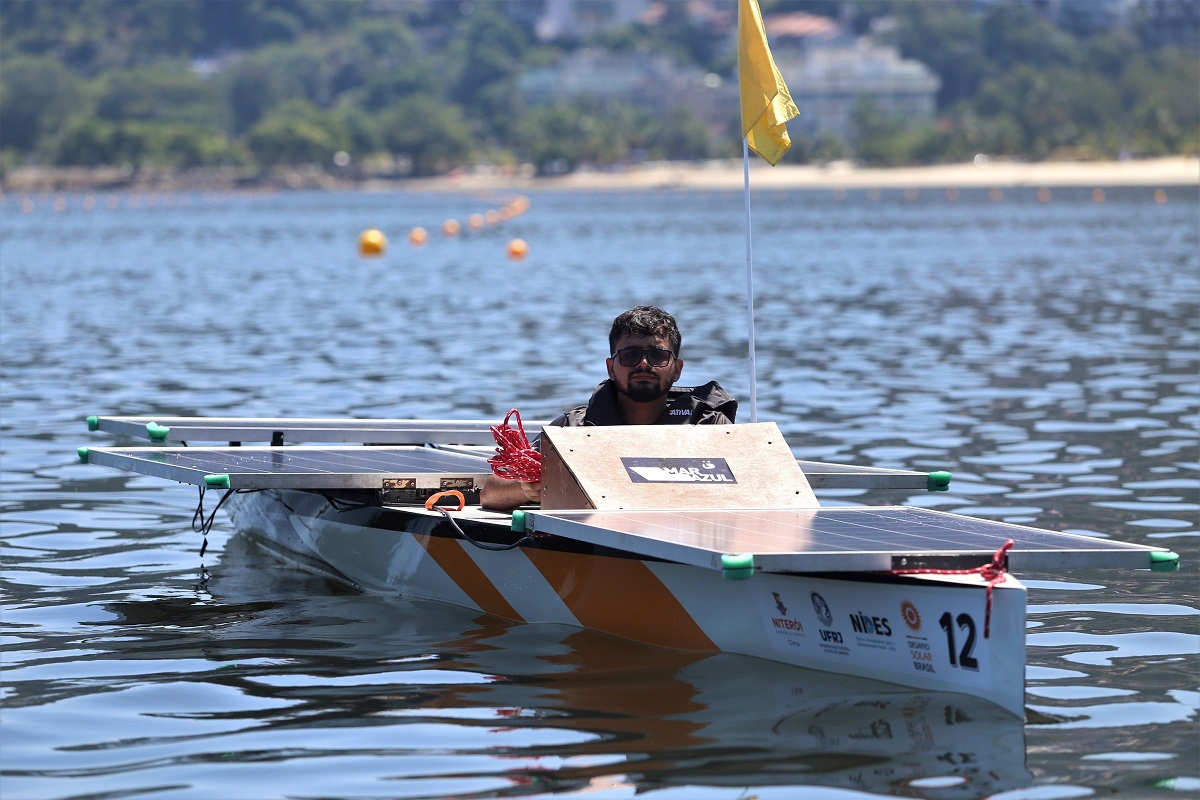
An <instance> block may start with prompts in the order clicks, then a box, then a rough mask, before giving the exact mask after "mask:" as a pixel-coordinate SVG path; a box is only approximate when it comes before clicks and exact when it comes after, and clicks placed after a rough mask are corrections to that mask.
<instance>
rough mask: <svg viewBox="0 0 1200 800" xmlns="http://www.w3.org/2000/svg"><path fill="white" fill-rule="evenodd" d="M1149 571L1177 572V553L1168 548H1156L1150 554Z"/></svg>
mask: <svg viewBox="0 0 1200 800" xmlns="http://www.w3.org/2000/svg"><path fill="white" fill-rule="evenodd" d="M1150 571H1151V572H1178V571H1179V554H1178V553H1172V552H1171V551H1170V550H1166V551H1162V550H1156V551H1155V552H1153V553H1151V554H1150Z"/></svg>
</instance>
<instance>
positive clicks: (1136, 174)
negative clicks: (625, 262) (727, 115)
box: [0, 156, 1200, 194]
mask: <svg viewBox="0 0 1200 800" xmlns="http://www.w3.org/2000/svg"><path fill="white" fill-rule="evenodd" d="M531 172H532V170H531V169H529V168H526V169H525V170H501V169H495V168H493V169H488V168H474V169H470V170H459V171H456V172H455V173H452V174H450V175H444V176H440V177H436V178H404V179H396V180H381V179H368V180H351V179H347V178H342V177H338V176H336V175H331V174H330V173H328V172H325V171H323V170H320V169H317V168H314V167H310V168H298V169H289V170H278V171H275V172H273V173H271V174H270V175H269V176H266V177H262V176H254V177H251V176H247V175H246V174H245V173H243V172H239V171H237V170H231V169H218V170H197V171H191V172H172V171H148V170H147V171H138V172H135V173H133V174H130V173H129V172H128V171H126V172H121V171H119V170H117V169H115V168H104V167H101V168H95V169H85V168H60V169H51V168H20V169H14V170H12V171H10V172H9V173H8V174H7V175H5V177H4V180H3V181H2V183H0V188H2V189H3V192H4V193H5V194H22V193H26V194H31V193H46V192H79V191H206V190H208V191H231V190H239V189H240V190H287V189H308V190H312V189H325V190H356V189H357V190H365V191H407V192H476V191H537V190H545V191H554V190H562V191H637V190H663V189H708V190H740V189H741V188H742V185H743V180H744V174H743V167H742V162H741V160H740V159H731V160H723V161H710V162H705V163H691V162H656V163H649V164H642V165H634V166H625V167H620V168H614V169H609V170H603V171H601V170H592V169H580V170H577V171H576V172H573V173H570V174H568V175H562V176H555V177H535V176H532V175H531ZM750 185H751V187H752V188H755V189H831V190H834V189H873V188H874V189H933V188H944V189H949V188H959V189H968V188H985V189H986V188H999V189H1007V188H1016V187H1031V188H1043V187H1044V188H1056V187H1067V186H1074V187H1084V188H1091V187H1116V186H1146V187H1150V188H1163V187H1178V186H1200V158H1195V157H1186V156H1178V157H1170V158H1158V159H1145V160H1128V161H1089V162H1039V163H1025V162H1015V161H991V162H988V163H984V164H981V165H977V164H975V163H966V164H944V165H938V166H928V167H898V168H893V169H879V168H862V167H856V166H854V165H853V164H850V163H848V162H840V163H833V164H826V165H820V166H817V165H800V166H793V165H788V164H781V165H779V166H777V167H770V166H768V165H767V164H765V163H764V162H763V161H761V160H760V159H758V158H757V157H754V156H752V161H751V166H750Z"/></svg>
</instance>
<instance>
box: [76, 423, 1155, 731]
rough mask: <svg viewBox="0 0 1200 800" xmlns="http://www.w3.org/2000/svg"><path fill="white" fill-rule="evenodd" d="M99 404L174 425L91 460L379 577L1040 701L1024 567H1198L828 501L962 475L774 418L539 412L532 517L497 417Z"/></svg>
mask: <svg viewBox="0 0 1200 800" xmlns="http://www.w3.org/2000/svg"><path fill="white" fill-rule="evenodd" d="M88 424H89V428H90V429H92V430H97V431H102V432H108V433H111V434H115V435H118V436H125V437H129V436H138V437H142V438H148V439H150V440H151V442H150V444H149V446H140V447H87V448H80V451H79V455H80V458H81V459H82V460H84V461H86V462H88V463H91V464H96V465H101V466H108V467H114V468H117V469H123V470H128V471H131V472H136V473H141V474H146V475H152V476H157V477H160V478H164V479H167V480H173V481H177V482H180V483H186V484H193V485H196V486H199V487H200V495H201V506H202V507H203V498H204V493H205V492H207V491H217V492H220V493H221V499H220V501H219V505H220V506H221V507H224V508H225V509H227V511H228V514H229V516H230V518H231V520H232V522H233V524H234V526H235V528H236V529H237V530H239V531H241V532H243V533H245V534H247V535H248V536H250V537H253V538H254V539H257V540H258V541H259V542H261V543H262V544H263V545H264V546H266V547H267V548H268V549H270V550H271V551H273V552H275V553H276V554H277V555H279V556H280V557H282V558H284V559H287V560H290V561H293V562H296V563H299V564H301V565H303V566H305V567H306V568H308V569H312V570H315V571H320V572H323V573H325V574H329V575H331V576H333V577H336V578H338V579H340V580H343V581H345V582H347V583H350V584H353V585H356V586H358V587H361V588H363V589H365V590H367V591H373V592H385V593H396V594H403V595H408V596H412V597H420V598H425V599H432V600H439V601H443V602H447V603H452V604H455V605H459V606H464V607H467V608H471V609H478V610H480V611H483V612H487V613H489V614H494V615H496V616H499V617H503V618H505V619H509V620H515V621H521V622H528V623H556V624H563V625H570V626H577V627H584V628H589V629H594V630H598V631H602V632H605V633H609V634H613V635H616V636H621V637H624V638H627V639H631V640H634V641H638V642H642V643H646V644H651V645H659V646H663V647H669V648H675V649H679V650H688V651H698V652H730V653H740V654H744V655H750V656H758V657H762V658H766V659H769V660H772V661H778V662H783V663H787V664H793V665H797V666H801V667H806V668H811V669H817V670H823V671H827V672H833V673H838V674H843V675H854V676H858V677H862V678H868V679H872V680H881V681H886V682H890V683H894V684H899V685H901V686H905V687H910V688H914V689H918V690H921V691H927V692H929V691H932V692H959V693H965V694H969V695H973V696H975V697H979V698H982V699H984V700H986V701H988V702H990V703H993V704H995V705H997V706H999V707H1000V708H1001V709H1003V710H1005V711H1007V712H1009V713H1011V714H1014V715H1017V716H1020V715H1021V714H1022V713H1023V710H1024V667H1025V644H1024V643H1025V602H1026V590H1025V587H1024V586H1022V585H1021V583H1020V582H1019V580H1017V579H1016V578H1015V577H1014V576H1013V575H1012V574H1011V572H1012V571H1014V570H1015V571H1019V570H1022V569H1036V570H1061V569H1071V568H1081V567H1084V568H1097V567H1103V568H1133V569H1176V568H1177V567H1178V557H1177V556H1176V555H1175V554H1174V553H1171V552H1170V551H1167V550H1165V549H1163V548H1156V547H1147V546H1143V545H1137V544H1129V543H1124V542H1118V541H1113V540H1109V539H1103V538H1097V537H1089V536H1082V535H1076V534H1068V533H1059V532H1053V531H1046V530H1040V529H1036V528H1031V527H1027V526H1022V525H1014V524H1009V523H1004V522H996V521H990V520H983V519H977V518H973V517H968V516H963V515H958V514H950V513H945V512H941V511H935V510H930V509H921V508H913V507H907V506H895V505H866V506H841V507H839V506H822V505H821V504H820V503H819V502H818V501H817V499H816V497H815V494H814V492H813V490H814V488H815V489H823V488H843V489H845V488H862V489H871V490H887V489H900V490H907V491H912V490H914V489H919V490H932V491H938V490H944V489H945V488H946V487H947V486H948V484H949V481H950V476H949V475H948V474H945V473H932V474H929V473H920V472H909V471H900V470H883V469H871V468H859V467H848V466H845V465H832V464H820V463H814V462H797V461H796V460H795V459H794V457H793V456H792V454H791V450H790V448H789V447H788V445H787V443H786V441H784V438H783V436H782V435H781V433H780V431H779V429H778V427H777V426H775V425H774V423H751V424H743V425H733V426H691V425H679V426H618V427H611V428H556V427H552V426H548V425H544V423H540V422H535V423H528V422H527V423H526V427H528V428H530V429H531V430H532V431H537V430H539V429H540V430H541V435H542V458H543V472H542V482H543V498H542V502H541V504H540V505H538V506H529V507H525V508H522V509H518V510H517V511H515V512H513V513H499V512H494V511H490V510H487V509H484V508H481V507H480V506H479V505H478V494H479V490H480V489H481V488H482V486H483V483H484V481H485V480H486V479H487V478H488V476H489V475H490V474H491V468H490V466H489V464H488V460H487V459H488V456H490V455H492V454H493V452H494V449H493V448H491V447H488V446H487V443H488V442H493V441H494V440H493V438H492V431H491V427H492V423H489V422H485V421H480V420H468V421H461V420H460V421H446V420H425V421H422V420H334V419H291V420H288V419H238V418H171V419H149V418H140V417H91V418H89V420H88ZM218 443H219V444H218ZM449 494H453V496H454V498H455V501H450V500H448V499H447V496H448V495H449ZM211 513H212V515H215V513H216V511H215V509H214V510H213V511H212V512H211ZM201 516H202V518H203V515H201ZM204 524H212V516H210V517H209V518H208V519H207V520H205V521H204Z"/></svg>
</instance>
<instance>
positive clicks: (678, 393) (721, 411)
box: [550, 380, 737, 428]
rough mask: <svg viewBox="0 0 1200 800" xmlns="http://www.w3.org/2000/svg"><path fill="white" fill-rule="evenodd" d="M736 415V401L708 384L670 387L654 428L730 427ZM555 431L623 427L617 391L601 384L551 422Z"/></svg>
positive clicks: (714, 383) (611, 384) (607, 384)
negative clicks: (595, 426)
mask: <svg viewBox="0 0 1200 800" xmlns="http://www.w3.org/2000/svg"><path fill="white" fill-rule="evenodd" d="M736 414H737V400H734V399H733V397H732V396H731V395H730V394H729V393H728V392H726V391H725V390H724V389H722V388H721V387H720V386H719V385H717V382H716V381H709V382H708V383H706V384H704V385H703V386H694V387H693V386H673V387H671V389H670V391H669V392H668V393H667V408H666V410H665V411H663V415H662V416H661V417H659V418H658V422H656V423H655V424H656V425H685V424H692V425H732V424H733V418H734V416H736ZM550 424H551V425H556V426H558V427H568V428H573V427H578V426H580V425H624V424H625V423H624V422H623V421H622V420H621V415H620V413H619V412H618V411H617V389H616V387H615V386H614V385H613V382H612V381H611V380H607V381H604V383H602V384H600V385H599V386H597V387H596V391H594V392H593V393H592V399H591V400H589V401H588V404H587V405H585V406H579V407H577V408H573V409H571V410H570V411H568V412H567V413H565V414H561V415H559V416H558V417H557V418H555V419H554V420H552V421H551V422H550Z"/></svg>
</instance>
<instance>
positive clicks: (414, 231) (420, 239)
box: [358, 195, 529, 261]
mask: <svg viewBox="0 0 1200 800" xmlns="http://www.w3.org/2000/svg"><path fill="white" fill-rule="evenodd" d="M500 201H501V202H500V206H499V208H489V209H487V210H486V211H481V212H476V213H474V214H470V215H468V216H467V218H466V225H465V226H464V224H463V223H462V222H461V221H459V220H458V219H455V218H453V217H451V218H450V219H447V220H443V222H442V224H441V226H440V228H434V229H435V230H440V231H441V233H442V237H443V238H446V239H455V238H458V237H459V236H461V235H463V234H464V233H466V232H479V231H482V230H484V229H485V228H487V227H488V226H493V227H494V226H496V225H499V224H500V223H502V222H508V221H510V220H513V219H516V218H517V217H519V216H521V215H522V214H524V213H525V212H526V211H528V210H529V198H528V197H525V196H524V195H514V196H512V197H508V198H501V199H500ZM431 228H433V226H428V227H426V226H424V225H415V226H413V227H412V228H409V230H408V233H407V236H406V238H407V239H408V243H409V244H410V245H412V246H413V247H424V246H425V245H426V244H429V243H430V241H431V239H430V235H429V231H430V229H431ZM386 249H387V236H386V234H384V233H383V232H382V231H380V230H379V229H378V228H367V229H366V230H364V231H363V232H362V233H360V234H359V235H358V252H359V254H360V255H362V256H365V257H374V256H380V255H383V253H384V252H385V251H386ZM506 252H507V253H508V257H509V258H511V259H513V260H514V261H517V260H520V259H522V258H524V257H525V256H526V255H528V253H529V245H528V243H527V242H526V241H525V240H524V239H511V240H509V242H508V244H507V246H506Z"/></svg>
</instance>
